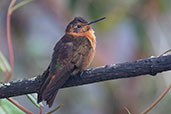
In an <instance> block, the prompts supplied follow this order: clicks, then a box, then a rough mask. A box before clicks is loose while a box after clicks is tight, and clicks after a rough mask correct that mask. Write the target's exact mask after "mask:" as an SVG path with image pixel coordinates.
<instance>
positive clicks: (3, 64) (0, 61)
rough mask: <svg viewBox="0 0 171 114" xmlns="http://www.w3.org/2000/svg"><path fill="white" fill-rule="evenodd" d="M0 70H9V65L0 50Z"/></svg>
mask: <svg viewBox="0 0 171 114" xmlns="http://www.w3.org/2000/svg"><path fill="white" fill-rule="evenodd" d="M0 70H1V71H2V72H5V71H8V72H11V67H10V65H9V63H8V61H7V59H6V58H5V57H4V55H3V54H2V53H1V52H0Z"/></svg>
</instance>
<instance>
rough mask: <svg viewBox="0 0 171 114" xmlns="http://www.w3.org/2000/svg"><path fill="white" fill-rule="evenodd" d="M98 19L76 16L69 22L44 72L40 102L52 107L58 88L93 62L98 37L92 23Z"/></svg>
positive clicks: (39, 95) (39, 96)
mask: <svg viewBox="0 0 171 114" xmlns="http://www.w3.org/2000/svg"><path fill="white" fill-rule="evenodd" d="M103 19H104V18H103ZM100 20H102V19H100ZM97 21H99V20H97ZM97 21H93V22H90V23H88V22H87V21H86V20H84V19H83V18H81V17H76V18H75V19H74V20H73V21H71V22H70V23H69V25H68V26H67V28H66V34H65V35H64V36H63V37H62V38H61V39H60V40H59V41H58V42H57V44H56V46H55V48H54V52H53V55H52V59H51V63H50V65H49V67H48V69H47V70H46V71H45V73H44V74H43V75H45V77H46V79H45V81H44V82H43V84H42V86H41V88H40V91H39V93H38V103H39V102H41V101H42V100H45V101H46V102H47V104H48V105H49V107H51V106H52V104H53V101H54V99H55V96H56V94H57V92H58V89H59V88H60V87H61V86H62V85H63V84H64V83H65V82H66V80H68V78H69V77H70V76H71V75H74V74H77V73H79V72H81V71H83V70H84V69H86V68H87V66H88V65H89V64H90V63H91V62H92V60H93V57H94V54H95V48H96V38H95V35H94V31H93V29H92V28H91V27H90V24H92V23H95V22H97Z"/></svg>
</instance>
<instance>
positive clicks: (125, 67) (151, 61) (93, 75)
mask: <svg viewBox="0 0 171 114" xmlns="http://www.w3.org/2000/svg"><path fill="white" fill-rule="evenodd" d="M168 70H171V55H167V56H161V57H151V58H146V59H141V60H137V61H133V62H126V63H121V64H111V65H106V66H101V67H97V68H91V69H87V70H85V71H83V72H82V73H80V74H78V75H74V76H72V77H70V79H69V80H68V81H67V82H66V83H65V84H64V85H63V87H62V88H66V87H72V86H79V85H84V84H90V83H95V82H101V81H106V80H113V79H121V78H131V77H137V76H142V75H147V74H149V75H153V76H155V75H156V74H157V73H161V72H163V71H168ZM45 73H48V72H47V71H45ZM149 75H147V76H149ZM44 78H45V75H41V76H37V77H34V78H31V79H27V80H18V81H13V82H9V83H1V84H0V98H7V97H13V96H19V95H25V94H30V93H37V92H38V91H39V88H40V86H41V84H42V82H43V80H44Z"/></svg>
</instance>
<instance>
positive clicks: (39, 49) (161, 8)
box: [0, 0, 171, 114]
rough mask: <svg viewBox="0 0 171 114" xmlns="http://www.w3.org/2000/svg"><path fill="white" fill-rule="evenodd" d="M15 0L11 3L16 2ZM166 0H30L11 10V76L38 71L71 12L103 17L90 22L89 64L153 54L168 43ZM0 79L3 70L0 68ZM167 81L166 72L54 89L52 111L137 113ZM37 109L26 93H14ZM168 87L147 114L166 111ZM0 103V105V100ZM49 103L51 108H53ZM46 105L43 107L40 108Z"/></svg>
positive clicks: (0, 2)
mask: <svg viewBox="0 0 171 114" xmlns="http://www.w3.org/2000/svg"><path fill="white" fill-rule="evenodd" d="M21 1H22V0H18V1H17V2H21ZM9 3H10V0H0V51H2V52H3V54H4V55H5V56H6V57H7V58H8V60H9V54H8V46H7V40H6V15H7V9H8V6H9ZM170 6H171V0H33V1H32V2H31V3H29V4H27V5H25V6H23V7H21V8H19V9H17V10H16V11H15V12H14V13H13V15H12V25H11V26H12V41H13V48H14V56H15V63H14V64H15V65H14V74H13V76H12V78H11V80H18V79H23V78H31V77H34V76H37V75H39V74H42V73H43V71H44V70H45V69H46V68H47V66H48V64H49V63H50V60H51V55H52V52H53V47H54V45H55V44H56V42H57V41H58V40H59V39H60V38H61V37H62V36H63V35H64V32H65V28H66V26H67V24H68V23H69V22H70V21H71V20H72V19H73V18H74V17H76V16H81V17H83V18H85V19H86V20H88V21H91V20H95V19H98V18H100V17H104V16H105V17H106V20H104V21H101V22H99V23H97V24H94V25H93V29H94V30H95V35H96V38H97V48H96V50H97V51H96V56H95V58H94V61H93V63H92V64H91V66H90V67H97V66H101V65H106V64H116V63H122V62H127V61H133V60H137V59H141V58H146V57H149V56H158V55H160V54H162V53H163V52H164V51H166V50H168V49H170V48H171V32H170V31H171V7H170ZM0 80H1V81H3V80H4V74H3V73H0ZM169 83H171V72H164V73H161V74H158V76H157V77H152V76H151V77H150V76H144V77H137V78H130V79H121V80H113V81H112V80H111V81H106V82H101V83H94V84H90V85H84V86H78V87H72V88H67V89H62V90H60V91H59V93H58V95H57V97H56V100H55V103H54V105H53V106H54V107H56V106H57V105H59V104H64V106H63V107H62V108H60V109H59V110H58V111H56V112H55V113H54V114H127V112H126V110H125V109H124V107H127V108H128V109H129V111H130V112H131V113H132V114H138V113H140V112H142V111H143V110H144V109H145V108H146V107H148V106H149V105H150V104H151V103H152V102H153V101H154V100H155V99H156V98H157V97H158V96H159V95H160V94H161V93H162V92H163V91H164V89H165V88H166V87H167V86H168V85H169ZM14 99H16V100H17V101H18V102H19V103H20V104H21V105H23V106H24V107H26V108H28V109H30V110H31V111H33V112H34V113H39V109H37V108H36V107H35V106H34V105H33V104H31V103H30V101H29V100H28V99H27V98H26V96H19V97H14ZM170 104H171V91H170V92H169V93H168V94H167V96H166V97H165V98H164V99H163V100H162V101H161V102H160V103H159V104H158V105H157V106H156V107H155V108H153V109H152V110H151V112H149V114H169V113H171V108H170ZM1 105H3V104H1ZM54 107H53V108H54ZM48 110H49V109H48V108H47V107H45V108H44V109H43V112H47V111H48Z"/></svg>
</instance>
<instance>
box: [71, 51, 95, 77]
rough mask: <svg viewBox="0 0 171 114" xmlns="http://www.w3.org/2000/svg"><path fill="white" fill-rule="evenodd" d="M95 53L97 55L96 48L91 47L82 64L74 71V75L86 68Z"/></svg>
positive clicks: (83, 57)
mask: <svg viewBox="0 0 171 114" xmlns="http://www.w3.org/2000/svg"><path fill="white" fill-rule="evenodd" d="M94 55H95V50H94V49H93V48H92V49H90V50H89V52H88V53H87V54H86V55H83V56H82V61H81V63H80V65H79V66H77V67H76V69H75V70H74V71H73V72H72V75H75V74H77V73H79V72H82V71H83V70H85V69H86V68H87V67H88V66H89V65H90V64H91V62H92V61H93V58H94Z"/></svg>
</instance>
